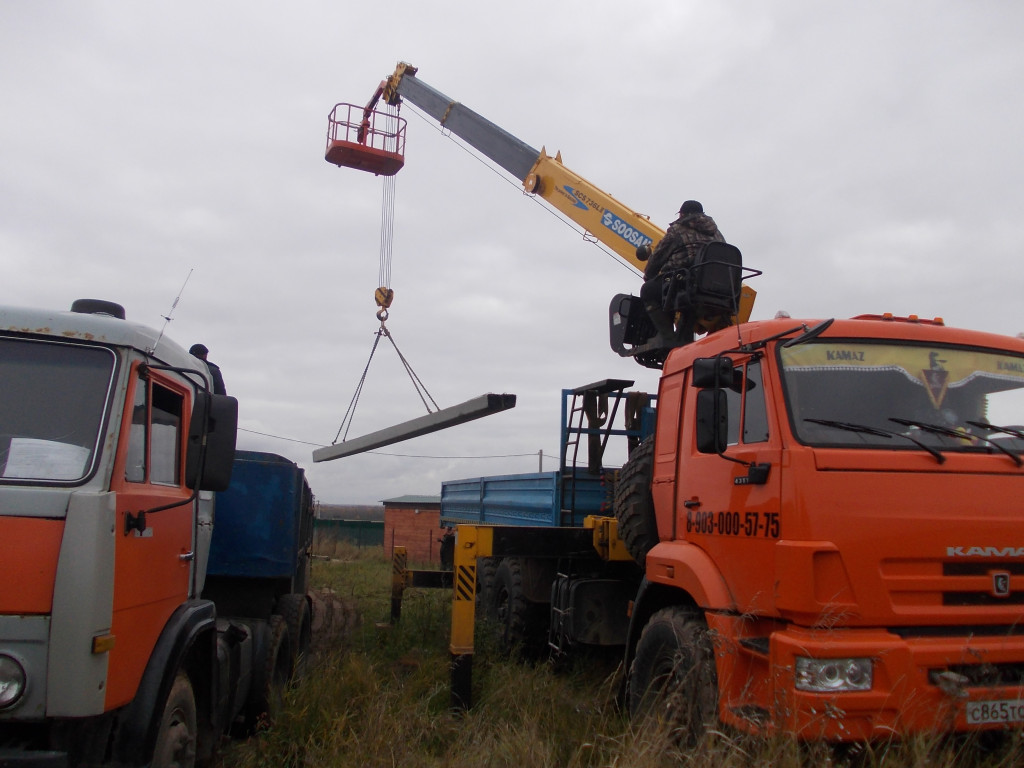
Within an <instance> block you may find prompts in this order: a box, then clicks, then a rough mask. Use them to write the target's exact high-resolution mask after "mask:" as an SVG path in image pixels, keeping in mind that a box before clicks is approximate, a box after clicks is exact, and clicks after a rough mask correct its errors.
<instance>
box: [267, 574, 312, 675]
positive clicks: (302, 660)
mask: <svg viewBox="0 0 1024 768" xmlns="http://www.w3.org/2000/svg"><path fill="white" fill-rule="evenodd" d="M274 613H276V614H279V615H280V616H281V618H283V619H284V622H285V624H286V625H287V626H288V642H289V646H290V648H291V652H292V679H293V680H299V679H301V678H302V676H303V675H304V674H305V672H306V666H307V665H306V660H307V657H308V656H309V648H310V646H311V645H312V643H313V616H312V613H311V611H310V608H309V599H308V598H307V597H306V596H305V595H300V594H298V593H297V592H293V593H290V594H287V595H281V597H279V598H278V600H277V606H276V607H275V609H274Z"/></svg>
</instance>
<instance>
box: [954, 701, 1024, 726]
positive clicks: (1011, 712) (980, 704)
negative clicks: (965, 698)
mask: <svg viewBox="0 0 1024 768" xmlns="http://www.w3.org/2000/svg"><path fill="white" fill-rule="evenodd" d="M988 723H1024V699H1004V700H1002V701H969V702H967V724H968V725H986V724H988Z"/></svg>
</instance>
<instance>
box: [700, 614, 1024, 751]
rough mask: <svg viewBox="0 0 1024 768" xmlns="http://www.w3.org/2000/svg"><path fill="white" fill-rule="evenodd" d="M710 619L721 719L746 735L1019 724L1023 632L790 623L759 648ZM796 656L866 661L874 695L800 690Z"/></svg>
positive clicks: (874, 733) (853, 736)
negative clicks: (900, 630)
mask: <svg viewBox="0 0 1024 768" xmlns="http://www.w3.org/2000/svg"><path fill="white" fill-rule="evenodd" d="M709 618H710V617H709ZM711 623H712V626H713V628H714V629H716V630H717V632H716V636H717V639H718V656H717V666H718V673H719V681H720V683H719V688H720V690H721V692H722V700H721V705H722V708H721V713H722V716H723V718H724V719H725V720H727V721H728V722H731V723H732V724H734V725H737V726H739V727H741V728H744V729H745V730H752V731H756V732H768V731H776V730H778V731H781V732H785V733H789V734H793V735H796V736H797V737H799V738H802V739H808V740H812V739H813V740H816V739H826V740H831V741H862V740H867V739H878V738H891V737H893V736H897V735H908V734H911V733H952V732H969V731H979V730H992V729H1002V728H1007V727H1018V728H1019V727H1021V725H1022V724H1024V635H1020V634H1007V633H1006V631H1005V630H1004V631H1003V632H1002V633H996V632H993V633H992V634H987V635H985V634H972V635H969V636H965V635H962V634H961V635H957V636H953V635H951V634H950V633H951V632H954V631H956V629H955V628H952V627H951V628H949V630H948V632H940V631H920V632H917V633H914V632H910V631H908V632H905V633H902V634H896V633H895V632H891V631H888V630H884V629H818V630H808V629H800V628H793V627H789V628H785V629H781V630H777V631H775V632H772V633H771V634H770V635H769V637H768V643H767V647H765V646H764V645H763V644H762V645H758V644H756V643H755V644H751V643H749V642H742V641H739V640H730V639H729V638H736V637H737V635H736V634H735V633H732V632H731V631H729V630H730V629H735V628H736V627H728V626H724V625H723V622H721V621H714V620H712V622H711ZM729 623H730V622H724V624H725V625H727V624H729ZM716 624H718V625H719V626H715V625H716ZM759 651H760V652H759ZM764 651H766V652H764ZM800 656H804V657H811V658H815V659H829V658H835V659H838V658H870V659H872V661H873V680H872V686H871V689H870V690H866V691H851V692H828V693H811V692H806V691H800V690H797V688H796V675H795V671H794V670H795V665H796V659H797V657H800ZM759 668H760V670H759ZM758 677H759V678H760V681H759V682H758V683H755V684H752V679H754V678H758ZM985 703H987V704H988V706H984V704H985Z"/></svg>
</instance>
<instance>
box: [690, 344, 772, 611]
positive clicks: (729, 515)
mask: <svg viewBox="0 0 1024 768" xmlns="http://www.w3.org/2000/svg"><path fill="white" fill-rule="evenodd" d="M768 384H769V385H770V382H768ZM696 394H697V391H696V390H694V389H689V391H688V392H686V393H685V396H684V400H685V403H684V419H683V425H684V429H683V433H682V436H681V439H680V449H679V450H680V462H679V485H678V488H677V496H676V500H677V503H676V505H675V508H676V515H677V520H676V531H677V532H678V535H679V537H680V538H683V539H686V540H688V541H691V542H692V543H694V544H697V545H698V546H700V547H701V548H702V549H704V550H705V551H707V552H708V554H709V555H711V557H712V558H713V560H714V561H715V562H716V563H717V564H718V567H719V570H720V571H721V573H722V574H724V576H725V578H726V581H727V583H728V586H729V589H730V591H731V592H732V594H733V597H734V598H735V599H736V600H737V602H738V605H739V607H740V610H742V611H758V610H767V609H768V608H770V605H771V600H772V589H771V583H770V580H768V579H766V578H765V576H764V575H765V574H767V573H771V572H772V570H773V568H774V545H775V542H776V541H778V539H779V537H780V535H781V533H782V532H781V530H780V517H779V512H780V507H781V502H780V489H781V475H782V466H781V462H780V457H781V444H780V437H779V434H778V428H777V426H776V425H777V422H776V421H775V419H774V417H773V414H772V411H771V410H770V405H771V403H772V398H771V397H770V392H767V391H766V382H765V377H764V376H763V375H762V366H761V361H760V359H759V358H757V357H753V358H750V359H749V360H745V361H740V362H738V363H737V364H736V366H735V368H734V383H733V386H732V387H730V388H728V389H727V390H726V396H727V401H728V406H729V407H728V421H729V424H728V426H729V429H728V432H729V438H728V447H727V448H726V450H725V451H724V456H719V455H718V454H715V453H700V452H699V451H698V450H697V445H696V439H695V431H694V429H692V428H690V429H686V428H685V426H686V425H687V424H690V425H693V424H695V423H696V415H695V408H696V405H695V401H696V399H697V398H696V397H695V395H696ZM751 465H760V466H762V467H763V466H764V465H767V470H765V469H761V470H752V469H751ZM764 471H767V476H766V477H763V478H762V477H759V476H758V474H759V472H764Z"/></svg>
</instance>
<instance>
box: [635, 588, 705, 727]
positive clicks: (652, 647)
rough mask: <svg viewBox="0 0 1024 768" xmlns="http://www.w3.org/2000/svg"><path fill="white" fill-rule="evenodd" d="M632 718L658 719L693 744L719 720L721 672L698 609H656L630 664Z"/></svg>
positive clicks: (641, 636) (675, 607) (676, 607)
mask: <svg viewBox="0 0 1024 768" xmlns="http://www.w3.org/2000/svg"><path fill="white" fill-rule="evenodd" d="M626 700H627V703H628V705H629V714H630V717H632V718H634V719H641V718H644V717H653V718H655V719H656V720H657V721H658V722H659V723H662V724H666V725H669V726H670V727H671V728H672V729H673V730H674V731H678V732H679V734H680V735H681V736H682V738H683V740H684V741H685V742H686V743H688V744H690V745H693V744H695V743H696V742H697V741H698V740H699V739H700V737H701V735H702V734H703V733H704V732H705V731H706V730H707V729H708V728H709V727H711V726H713V725H714V724H716V723H717V722H718V674H717V672H716V671H715V653H714V646H713V644H712V642H711V633H710V631H709V630H708V626H707V624H706V623H705V622H704V619H703V617H702V616H701V615H700V614H699V613H698V612H697V611H695V610H691V609H687V608H682V607H679V606H674V607H671V608H663V609H662V610H660V611H658V612H657V613H655V614H654V615H653V616H652V617H651V619H650V621H648V622H647V626H645V627H644V631H643V633H642V634H641V635H640V641H639V642H638V643H637V646H636V655H635V656H634V658H633V663H632V664H631V665H630V668H629V679H628V681H627V684H626Z"/></svg>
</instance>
